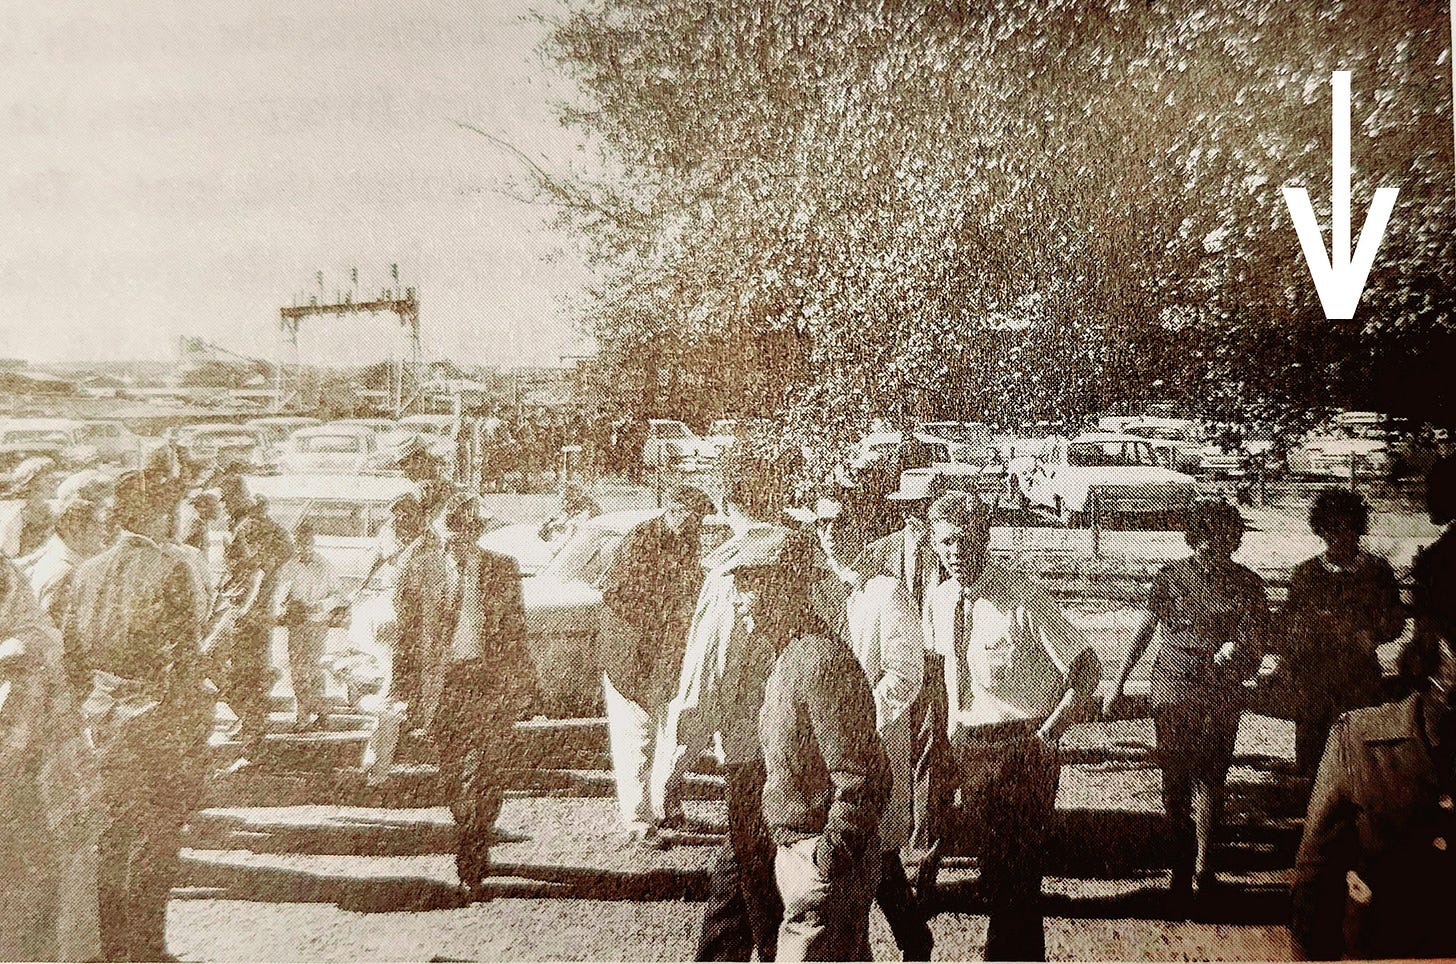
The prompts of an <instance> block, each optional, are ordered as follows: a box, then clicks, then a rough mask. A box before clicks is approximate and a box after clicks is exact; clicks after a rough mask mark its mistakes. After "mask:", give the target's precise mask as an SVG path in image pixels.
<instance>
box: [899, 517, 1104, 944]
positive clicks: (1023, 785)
mask: <svg viewBox="0 0 1456 964" xmlns="http://www.w3.org/2000/svg"><path fill="white" fill-rule="evenodd" d="M929 521H930V532H931V538H932V540H933V542H934V545H935V548H936V552H937V554H938V555H939V556H940V560H941V563H942V564H943V565H944V566H945V569H946V572H948V573H949V574H950V578H949V579H947V580H946V581H945V582H944V583H942V584H941V585H940V586H939V587H938V588H937V589H936V590H935V592H934V594H933V596H932V599H931V604H930V612H929V613H928V615H927V617H926V620H925V636H926V643H927V645H930V646H934V647H935V648H936V649H937V650H938V651H939V652H940V653H941V655H942V656H943V657H944V658H945V686H946V696H947V707H948V710H949V720H948V731H947V735H948V737H949V741H950V747H951V752H952V753H953V755H954V761H955V764H956V767H957V773H956V776H957V779H958V782H959V784H960V787H961V792H962V797H963V804H962V807H961V810H960V818H959V819H960V820H961V822H962V826H961V829H962V830H963V831H964V832H966V833H968V834H970V835H973V836H974V837H975V839H976V840H977V841H978V847H977V853H978V854H979V857H980V866H981V880H980V893H981V895H982V897H983V898H984V899H985V901H986V903H987V904H988V905H989V908H988V916H989V924H988V927H987V933H986V959H987V960H1044V959H1045V957H1046V938H1045V934H1044V932H1043V922H1042V908H1041V881H1042V868H1043V863H1044V858H1045V837H1046V831H1047V824H1048V822H1049V820H1050V817H1051V815H1052V811H1053V809H1054V808H1055V806H1056V796H1057V777H1058V773H1059V764H1058V762H1057V741H1058V740H1059V739H1060V737H1061V735H1062V733H1063V731H1064V730H1066V728H1067V726H1068V725H1069V724H1070V723H1071V719H1072V714H1073V713H1074V712H1075V711H1076V710H1077V709H1078V708H1079V707H1080V706H1083V705H1086V703H1087V701H1088V700H1090V699H1091V697H1092V695H1093V693H1094V692H1095V690H1096V687H1097V683H1098V679H1099V676H1100V674H1101V667H1100V664H1099V662H1098V659H1097V655H1096V653H1094V652H1093V651H1092V649H1090V648H1089V647H1088V645H1087V642H1086V640H1085V638H1084V637H1083V636H1082V634H1081V632H1080V631H1079V630H1078V629H1077V628H1076V627H1074V626H1073V625H1072V624H1071V623H1070V622H1069V621H1068V620H1067V616H1066V614H1065V613H1064V612H1062V610H1061V608H1060V607H1058V606H1057V604H1056V603H1055V602H1053V601H1052V599H1051V597H1050V596H1048V595H1047V593H1046V592H1045V591H1044V590H1043V589H1041V587H1040V586H1038V585H1037V584H1036V583H1035V582H1034V581H1033V580H1032V579H1031V578H1030V577H1028V576H1026V575H1024V574H1021V573H1016V572H1013V571H1011V570H1010V569H1008V568H1007V567H1005V566H1003V565H1001V564H1000V563H999V562H996V561H994V560H992V559H991V558H990V551H989V550H990V538H991V517H990V510H989V509H988V508H987V507H986V505H985V504H984V503H983V502H981V500H980V499H978V498H977V497H976V496H974V495H971V494H968V493H965V492H950V493H947V494H946V495H943V496H941V497H940V498H939V499H936V500H935V502H933V503H932V504H931V506H930V512H929ZM932 873H933V871H932Z"/></svg>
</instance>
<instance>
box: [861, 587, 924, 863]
mask: <svg viewBox="0 0 1456 964" xmlns="http://www.w3.org/2000/svg"><path fill="white" fill-rule="evenodd" d="M848 619H849V646H850V649H852V650H853V651H854V655H855V658H856V659H857V660H859V664H860V666H861V667H862V668H863V669H864V671H865V675H866V676H867V677H869V681H870V687H871V689H872V690H873V693H874V698H875V728H876V729H877V730H878V731H879V734H880V742H881V743H882V744H883V745H884V747H885V754H886V755H887V756H888V757H889V759H890V770H891V773H892V774H893V776H894V785H893V787H892V789H891V793H890V800H889V803H888V804H887V805H886V806H885V814H884V817H883V818H882V819H881V821H880V843H881V846H882V847H883V848H884V849H885V851H887V852H888V851H891V850H898V849H899V848H901V847H903V846H904V845H905V843H906V841H907V840H908V839H909V837H910V822H911V802H912V795H913V787H914V780H915V725H914V721H913V719H912V718H911V717H910V715H909V714H908V712H907V711H908V710H909V709H910V706H911V705H912V704H913V703H914V702H915V700H916V698H917V697H918V696H919V695H920V690H921V687H922V686H923V685H924V683H925V655H924V642H923V629H922V627H921V614H920V612H919V608H918V607H917V606H916V605H915V602H914V601H913V600H912V599H911V598H910V592H909V590H907V589H906V588H905V585H904V583H902V582H900V581H899V580H898V579H896V578H895V577H893V576H886V575H881V576H874V577H872V578H870V579H869V580H867V581H866V582H865V583H864V585H862V586H861V587H860V588H859V589H858V590H856V591H855V593H854V595H853V596H851V597H850V600H849V611H848Z"/></svg>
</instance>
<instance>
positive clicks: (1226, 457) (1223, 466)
mask: <svg viewBox="0 0 1456 964" xmlns="http://www.w3.org/2000/svg"><path fill="white" fill-rule="evenodd" d="M1260 468H1262V469H1263V470H1264V472H1265V474H1266V475H1272V474H1277V473H1278V472H1279V471H1282V468H1283V467H1282V466H1279V465H1275V464H1274V433H1273V432H1272V431H1271V430H1269V429H1267V428H1256V429H1247V428H1241V427H1239V426H1229V427H1228V428H1227V429H1225V430H1224V431H1222V432H1219V433H1215V437H1214V438H1213V439H1210V440H1209V441H1208V442H1207V443H1205V444H1204V446H1203V451H1202V452H1201V453H1200V454H1199V457H1198V470H1199V472H1201V473H1202V474H1204V475H1208V476H1212V477H1213V478H1236V477H1238V476H1243V475H1248V474H1250V473H1252V472H1254V471H1256V470H1258V469H1260Z"/></svg>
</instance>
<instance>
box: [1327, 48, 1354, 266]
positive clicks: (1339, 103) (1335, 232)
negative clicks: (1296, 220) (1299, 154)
mask: <svg viewBox="0 0 1456 964" xmlns="http://www.w3.org/2000/svg"><path fill="white" fill-rule="evenodd" d="M1330 88H1331V90H1332V91H1333V93H1334V107H1333V110H1332V111H1331V113H1330V126H1331V130H1330V135H1331V137H1330V160H1331V163H1332V166H1333V168H1334V170H1333V172H1332V173H1333V175H1334V178H1333V180H1332V181H1331V183H1330V189H1331V190H1330V215H1331V216H1330V262H1331V263H1332V264H1333V265H1334V266H1335V267H1336V269H1338V267H1339V266H1340V265H1348V264H1349V263H1350V258H1351V253H1352V249H1351V246H1350V72H1349V71H1348V70H1337V71H1335V72H1334V73H1333V74H1331V75H1330Z"/></svg>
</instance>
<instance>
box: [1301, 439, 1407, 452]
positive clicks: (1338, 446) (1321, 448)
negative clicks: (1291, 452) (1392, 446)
mask: <svg viewBox="0 0 1456 964" xmlns="http://www.w3.org/2000/svg"><path fill="white" fill-rule="evenodd" d="M1387 447H1388V446H1387V445H1386V443H1385V442H1382V441H1380V440H1378V439H1367V438H1320V439H1310V440H1309V441H1308V442H1306V443H1304V448H1305V449H1306V450H1308V451H1310V452H1325V453H1327V454H1330V455H1352V454H1353V455H1364V454H1367V453H1370V452H1383V451H1385V450H1386V448H1387Z"/></svg>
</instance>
